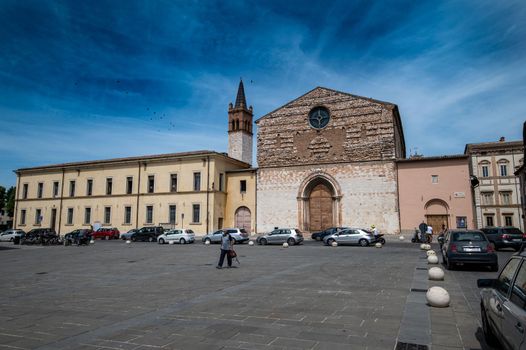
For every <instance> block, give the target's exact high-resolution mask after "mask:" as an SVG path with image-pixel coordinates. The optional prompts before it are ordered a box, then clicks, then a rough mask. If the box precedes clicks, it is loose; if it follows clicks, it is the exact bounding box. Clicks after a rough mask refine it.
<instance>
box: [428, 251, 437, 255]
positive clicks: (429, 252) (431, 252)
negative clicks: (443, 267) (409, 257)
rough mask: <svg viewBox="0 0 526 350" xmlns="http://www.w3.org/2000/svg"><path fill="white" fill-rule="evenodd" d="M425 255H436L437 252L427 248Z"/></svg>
mask: <svg viewBox="0 0 526 350" xmlns="http://www.w3.org/2000/svg"><path fill="white" fill-rule="evenodd" d="M426 254H427V256H430V255H437V253H436V252H435V251H434V250H428V251H427V252H426Z"/></svg>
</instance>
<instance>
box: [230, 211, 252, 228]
mask: <svg viewBox="0 0 526 350" xmlns="http://www.w3.org/2000/svg"><path fill="white" fill-rule="evenodd" d="M250 225H251V214H250V209H248V208H247V207H239V208H237V210H236V213H235V215H234V226H235V227H237V228H240V229H241V228H244V229H245V230H246V231H247V232H248V233H250Z"/></svg>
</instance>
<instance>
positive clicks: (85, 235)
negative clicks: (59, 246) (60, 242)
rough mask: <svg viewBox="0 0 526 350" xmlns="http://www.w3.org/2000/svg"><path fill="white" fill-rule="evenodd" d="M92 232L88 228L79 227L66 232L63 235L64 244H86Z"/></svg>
mask: <svg viewBox="0 0 526 350" xmlns="http://www.w3.org/2000/svg"><path fill="white" fill-rule="evenodd" d="M92 232H93V231H92V230H90V229H80V230H75V231H72V232H70V233H67V234H66V235H65V236H64V245H72V244H76V245H82V244H85V245H88V244H89V242H90V241H91V234H92Z"/></svg>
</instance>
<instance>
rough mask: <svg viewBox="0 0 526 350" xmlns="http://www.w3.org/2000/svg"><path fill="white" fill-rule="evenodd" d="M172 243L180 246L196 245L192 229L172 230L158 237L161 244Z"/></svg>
mask: <svg viewBox="0 0 526 350" xmlns="http://www.w3.org/2000/svg"><path fill="white" fill-rule="evenodd" d="M170 241H172V242H174V243H180V244H186V243H194V241H195V234H194V231H192V230H190V229H182V230H170V231H166V232H165V233H163V234H162V235H160V236H159V237H157V242H158V243H159V244H165V243H170Z"/></svg>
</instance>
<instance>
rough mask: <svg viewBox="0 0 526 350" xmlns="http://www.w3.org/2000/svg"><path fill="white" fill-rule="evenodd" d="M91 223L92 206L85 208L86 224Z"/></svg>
mask: <svg viewBox="0 0 526 350" xmlns="http://www.w3.org/2000/svg"><path fill="white" fill-rule="evenodd" d="M90 223H91V208H84V224H86V225H89V224H90Z"/></svg>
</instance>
